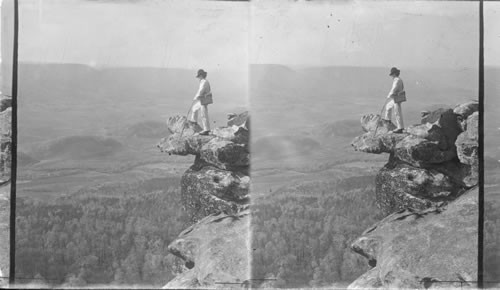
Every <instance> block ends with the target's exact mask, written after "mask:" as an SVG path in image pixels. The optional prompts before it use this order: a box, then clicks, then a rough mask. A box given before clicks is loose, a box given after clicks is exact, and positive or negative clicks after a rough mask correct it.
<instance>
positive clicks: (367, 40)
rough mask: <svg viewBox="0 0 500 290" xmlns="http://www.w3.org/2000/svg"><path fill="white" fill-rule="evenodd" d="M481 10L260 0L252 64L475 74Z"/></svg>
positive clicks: (451, 5)
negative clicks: (422, 69) (441, 69)
mask: <svg viewBox="0 0 500 290" xmlns="http://www.w3.org/2000/svg"><path fill="white" fill-rule="evenodd" d="M478 11H479V5H478V2H454V1H335V2H332V1H319V2H309V1H308V2H305V1H298V2H289V1H279V0H278V1H276V0H275V1H273V0H266V1H263V0H260V1H259V0H257V1H256V2H255V5H254V6H253V7H252V13H251V19H252V28H253V29H252V37H251V39H252V46H251V62H252V63H279V64H287V65H299V66H300V65H306V66H307V65H315V66H330V65H346V66H382V67H391V66H402V67H408V66H413V67H415V66H417V67H445V68H462V67H465V68H470V67H477V62H478V48H479V44H478V43H479V34H478V31H479V12H478ZM497 18H498V17H497ZM497 23H498V22H497ZM490 61H492V62H493V63H496V64H500V61H499V58H498V57H494V58H493V57H492V58H490Z"/></svg>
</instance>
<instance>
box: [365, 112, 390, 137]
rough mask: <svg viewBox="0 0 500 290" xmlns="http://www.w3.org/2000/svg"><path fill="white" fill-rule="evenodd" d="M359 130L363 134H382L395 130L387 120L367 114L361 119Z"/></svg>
mask: <svg viewBox="0 0 500 290" xmlns="http://www.w3.org/2000/svg"><path fill="white" fill-rule="evenodd" d="M361 128H362V129H363V131H365V132H375V130H376V131H377V132H376V133H380V134H384V133H388V132H389V131H391V130H394V129H396V126H395V125H394V124H393V123H392V122H391V121H389V120H384V119H382V118H381V117H380V115H375V114H368V115H364V116H363V117H361Z"/></svg>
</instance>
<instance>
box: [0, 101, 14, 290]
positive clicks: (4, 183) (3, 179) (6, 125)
mask: <svg viewBox="0 0 500 290" xmlns="http://www.w3.org/2000/svg"><path fill="white" fill-rule="evenodd" d="M11 132H12V99H11V98H10V97H7V96H4V95H2V94H1V93H0V277H3V276H6V275H1V273H4V274H5V273H9V262H10V260H9V250H10V247H9V230H10V218H9V216H10V174H11V168H10V166H11V156H12V155H11V146H12V141H11V136H12V135H11ZM7 284H8V279H2V278H0V287H2V286H6V285H7Z"/></svg>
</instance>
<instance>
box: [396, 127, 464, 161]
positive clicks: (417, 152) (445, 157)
mask: <svg viewBox="0 0 500 290" xmlns="http://www.w3.org/2000/svg"><path fill="white" fill-rule="evenodd" d="M393 151H394V155H395V156H396V157H397V158H398V159H400V160H403V161H405V162H407V163H409V164H411V165H413V166H416V167H425V166H427V165H429V164H436V163H443V162H446V161H449V160H452V159H453V158H455V157H456V156H457V153H456V150H455V149H450V150H441V149H440V146H439V143H438V142H435V141H429V140H427V139H424V138H420V137H416V136H413V135H409V136H406V137H405V138H403V139H402V140H401V141H400V142H398V143H397V144H396V146H395V148H394V150H393Z"/></svg>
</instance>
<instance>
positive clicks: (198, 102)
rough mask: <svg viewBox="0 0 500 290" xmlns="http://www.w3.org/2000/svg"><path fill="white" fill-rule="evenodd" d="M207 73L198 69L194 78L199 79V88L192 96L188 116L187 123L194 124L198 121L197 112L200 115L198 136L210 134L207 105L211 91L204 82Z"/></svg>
mask: <svg viewBox="0 0 500 290" xmlns="http://www.w3.org/2000/svg"><path fill="white" fill-rule="evenodd" d="M206 77H207V72H206V71H204V70H202V69H199V70H198V74H197V75H196V78H198V79H200V88H199V89H198V92H197V93H196V95H195V96H194V101H193V106H192V107H191V111H190V114H189V116H188V119H189V121H191V122H194V123H196V122H197V119H198V112H200V115H201V124H202V126H203V131H201V132H200V135H208V134H209V133H210V123H209V121H208V108H207V107H208V104H211V103H212V91H211V90H210V83H209V82H208V81H207V80H206Z"/></svg>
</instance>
